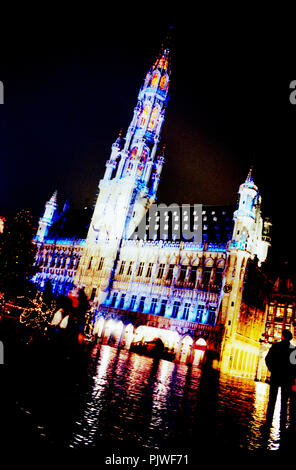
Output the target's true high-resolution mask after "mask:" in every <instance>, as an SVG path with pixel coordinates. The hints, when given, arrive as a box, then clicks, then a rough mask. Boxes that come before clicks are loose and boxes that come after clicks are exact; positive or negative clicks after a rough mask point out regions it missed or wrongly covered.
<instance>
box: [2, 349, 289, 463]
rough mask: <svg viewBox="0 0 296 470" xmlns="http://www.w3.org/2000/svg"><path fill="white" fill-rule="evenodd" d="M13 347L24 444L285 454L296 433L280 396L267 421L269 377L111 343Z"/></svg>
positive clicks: (13, 387) (13, 396)
mask: <svg viewBox="0 0 296 470" xmlns="http://www.w3.org/2000/svg"><path fill="white" fill-rule="evenodd" d="M11 348H12V354H11V355H10V360H9V361H8V362H9V363H8V364H6V365H5V366H4V367H5V371H4V369H3V366H2V378H4V380H5V381H6V384H8V383H9V389H6V397H2V407H3V404H4V403H5V405H4V408H5V409H6V411H7V410H8V416H10V418H8V419H7V421H6V430H7V432H6V439H7V440H8V441H10V442H11V440H13V442H14V446H15V447H16V448H21V447H23V448H26V449H28V448H32V449H33V448H35V449H36V448H38V449H46V450H47V451H48V450H51V449H52V450H56V449H59V450H65V449H67V450H70V449H74V450H82V451H91V452H92V454H95V455H97V456H98V458H100V459H101V462H103V461H104V459H105V458H107V457H108V456H109V455H113V453H115V454H114V455H117V454H116V453H125V454H129V453H132V455H136V454H137V453H141V452H142V453H144V454H145V453H146V454H147V455H148V454H149V453H150V454H151V453H152V452H153V453H156V452H158V453H163V452H164V453H172V452H173V453H179V454H180V455H183V456H185V455H188V458H189V459H190V461H193V460H194V461H198V459H199V458H202V457H207V458H209V459H211V458H212V457H213V456H212V454H211V453H212V452H213V449H214V450H215V451H217V452H223V453H224V454H228V455H233V454H234V453H236V452H239V453H242V454H245V455H262V454H264V455H265V454H266V455H267V454H272V455H275V454H276V453H278V452H279V451H285V452H286V451H291V450H292V449H293V445H294V444H293V443H294V442H296V439H295V437H296V435H295V432H294V431H289V432H288V431H286V432H285V433H283V432H282V433H281V432H280V429H279V412H280V410H279V401H278V402H277V405H276V410H275V416H274V420H273V423H272V427H271V428H270V429H264V427H262V425H263V424H264V421H265V414H266V407H267V400H268V389H269V386H268V384H265V383H261V382H255V381H253V380H248V379H244V378H237V377H231V376H228V375H220V374H219V373H217V371H214V370H201V369H200V368H198V367H189V366H186V365H184V364H177V363H173V362H169V361H166V360H157V359H153V358H148V357H145V356H140V355H138V354H136V353H133V352H128V351H125V350H117V349H115V348H113V347H111V346H107V345H95V346H91V347H84V348H83V347H80V348H78V349H74V350H73V351H71V353H70V354H64V353H61V351H60V350H59V349H58V348H57V349H53V348H52V347H51V348H49V347H48V346H47V345H44V344H41V345H32V346H30V347H29V346H22V347H20V345H19V344H15V345H14V346H11ZM3 374H6V375H5V377H4V375H3ZM15 403H16V404H17V407H16V420H12V419H11V416H12V415H13V416H15ZM9 410H10V411H9Z"/></svg>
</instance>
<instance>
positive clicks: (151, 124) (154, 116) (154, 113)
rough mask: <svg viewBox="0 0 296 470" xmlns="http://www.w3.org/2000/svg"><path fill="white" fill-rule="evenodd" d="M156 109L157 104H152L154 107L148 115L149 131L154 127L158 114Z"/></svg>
mask: <svg viewBox="0 0 296 470" xmlns="http://www.w3.org/2000/svg"><path fill="white" fill-rule="evenodd" d="M158 110H159V109H158V106H154V108H153V109H152V113H151V117H150V121H149V125H148V130H149V131H153V129H154V126H155V123H156V119H157V116H158Z"/></svg>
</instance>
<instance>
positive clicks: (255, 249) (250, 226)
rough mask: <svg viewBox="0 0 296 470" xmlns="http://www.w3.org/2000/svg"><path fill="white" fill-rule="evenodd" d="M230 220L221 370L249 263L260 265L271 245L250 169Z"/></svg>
mask: <svg viewBox="0 0 296 470" xmlns="http://www.w3.org/2000/svg"><path fill="white" fill-rule="evenodd" d="M233 220H234V227H233V234H232V239H231V240H230V242H229V243H228V247H227V262H226V266H225V273H224V279H223V285H222V291H221V294H222V295H223V298H222V303H221V323H222V324H224V325H225V334H224V345H223V348H224V354H223V362H224V363H223V364H222V369H223V368H225V370H227V369H228V362H227V361H228V360H229V357H230V350H231V347H233V345H234V344H235V343H237V342H238V340H237V330H238V324H239V321H240V313H241V301H242V293H243V283H244V278H245V272H246V269H247V264H248V260H249V259H254V258H255V257H257V259H258V264H259V265H260V264H261V263H262V262H264V261H265V259H266V257H267V251H268V247H269V246H270V243H269V238H268V237H265V236H264V227H265V222H264V220H263V218H262V214H261V196H260V194H259V190H258V187H257V186H256V185H255V183H254V180H253V176H252V169H251V170H250V171H249V173H248V176H247V178H246V180H245V182H244V183H243V184H241V185H240V188H239V200H238V207H237V210H236V211H235V212H234V214H233ZM267 223H269V222H267ZM260 335H261V333H260ZM260 335H259V336H260ZM254 344H255V343H254ZM245 347H246V346H245ZM248 347H250V345H248Z"/></svg>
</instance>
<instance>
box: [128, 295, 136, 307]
mask: <svg viewBox="0 0 296 470" xmlns="http://www.w3.org/2000/svg"><path fill="white" fill-rule="evenodd" d="M136 300H137V296H136V295H132V298H131V303H130V307H129V308H130V310H134V308H135V303H136Z"/></svg>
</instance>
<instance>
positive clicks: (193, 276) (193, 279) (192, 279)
mask: <svg viewBox="0 0 296 470" xmlns="http://www.w3.org/2000/svg"><path fill="white" fill-rule="evenodd" d="M196 274H197V266H192V268H191V273H190V278H189V282H192V284H195V282H196Z"/></svg>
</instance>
